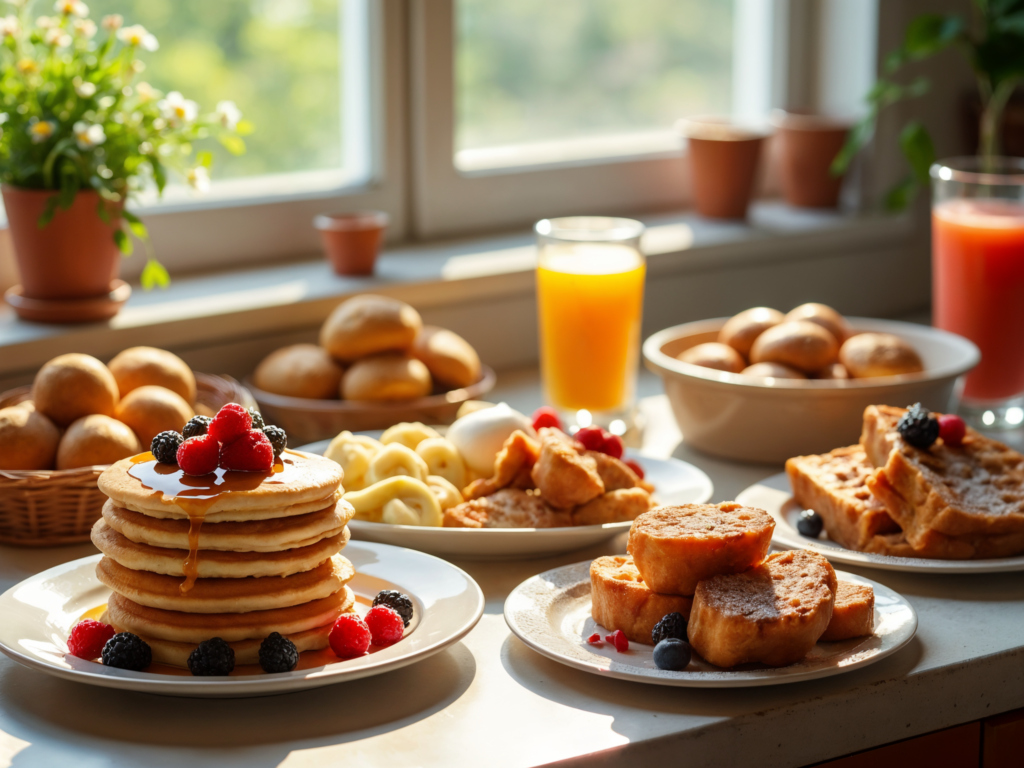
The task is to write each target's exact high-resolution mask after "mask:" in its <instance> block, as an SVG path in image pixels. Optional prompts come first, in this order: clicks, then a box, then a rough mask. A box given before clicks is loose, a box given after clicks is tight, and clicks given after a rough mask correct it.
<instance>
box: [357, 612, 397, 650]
mask: <svg viewBox="0 0 1024 768" xmlns="http://www.w3.org/2000/svg"><path fill="white" fill-rule="evenodd" d="M365 621H366V626H368V627H369V628H370V634H371V635H372V636H373V644H374V645H380V646H386V645H394V644H395V643H397V642H398V641H399V640H401V639H402V635H403V634H405V622H404V621H402V617H401V616H399V615H398V611H396V610H395V609H394V608H391V607H389V606H387V605H375V606H374V607H373V608H371V609H370V610H369V611H367V612H366V618H365Z"/></svg>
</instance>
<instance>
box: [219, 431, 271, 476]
mask: <svg viewBox="0 0 1024 768" xmlns="http://www.w3.org/2000/svg"><path fill="white" fill-rule="evenodd" d="M220 465H221V466H222V467H223V468H224V469H234V470H236V471H239V472H269V471H270V470H271V469H272V468H273V466H274V446H272V445H271V444H270V440H268V439H267V436H266V435H265V434H263V431H262V430H259V429H250V430H249V431H248V432H243V433H242V434H241V435H240V436H239V437H237V438H235V439H234V440H232V441H231V442H230V443H228V444H227V445H225V446H224V447H223V448H221V451H220Z"/></svg>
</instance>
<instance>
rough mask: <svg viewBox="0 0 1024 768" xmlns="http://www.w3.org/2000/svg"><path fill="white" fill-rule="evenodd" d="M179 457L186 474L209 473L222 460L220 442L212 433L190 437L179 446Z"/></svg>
mask: <svg viewBox="0 0 1024 768" xmlns="http://www.w3.org/2000/svg"><path fill="white" fill-rule="evenodd" d="M177 459H178V466H179V467H181V471H182V472H184V473H185V474H186V475H208V474H210V473H211V472H213V471H214V470H215V469H216V468H217V462H218V461H220V443H218V442H217V441H216V440H215V439H214V438H213V437H212V436H211V435H201V436H200V437H190V438H189V439H188V440H186V441H185V442H184V443H182V444H181V447H180V448H178V455H177Z"/></svg>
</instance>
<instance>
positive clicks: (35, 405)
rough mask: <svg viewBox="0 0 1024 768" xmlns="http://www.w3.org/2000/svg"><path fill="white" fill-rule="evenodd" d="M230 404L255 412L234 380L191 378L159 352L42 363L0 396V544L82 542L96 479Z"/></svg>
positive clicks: (99, 500)
mask: <svg viewBox="0 0 1024 768" xmlns="http://www.w3.org/2000/svg"><path fill="white" fill-rule="evenodd" d="M230 402H236V403H243V404H246V405H255V402H254V401H253V400H252V396H251V395H250V394H249V393H248V392H246V391H245V388H244V387H242V385H241V384H239V383H238V382H237V381H235V380H234V379H232V378H230V377H227V376H211V375H209V374H204V373H194V372H193V371H192V370H191V369H190V368H189V367H188V365H186V364H185V362H184V361H183V360H181V358H179V357H178V356H177V355H174V354H172V353H170V352H167V351H165V350H162V349H155V348H153V347H133V348H131V349H126V350H124V351H123V352H121V353H120V354H118V355H117V356H116V357H114V359H112V360H111V361H110V362H109V363H108V364H107V365H104V364H103V363H102V362H100V361H99V360H97V359H96V358H95V357H91V356H89V355H83V354H78V353H71V354H67V355H60V356H59V357H55V358H54V359H53V360H50V361H49V362H48V363H46V364H45V365H44V366H43V367H42V368H40V369H39V371H38V373H37V374H36V377H35V381H34V382H33V383H32V385H31V386H25V387H19V388H17V389H12V390H10V391H8V392H4V393H3V394H0V543H3V544H15V545H21V546H38V547H43V546H54V545H57V544H72V543H77V542H82V541H88V540H89V530H90V529H91V528H92V524H93V523H94V522H96V520H97V519H98V518H99V516H100V510H101V509H102V507H103V502H104V501H106V496H104V495H103V493H101V492H100V490H99V489H98V488H97V487H96V479H97V478H98V477H99V476H100V474H101V473H102V472H103V470H104V469H106V468H107V467H108V466H110V465H111V464H113V463H114V462H115V461H118V460H120V459H124V458H127V457H128V456H134V455H135V454H137V453H141V452H142V451H145V450H149V445H150V442H151V441H152V439H153V438H154V437H155V436H156V435H157V434H158V433H160V432H163V431H164V430H168V429H174V430H178V431H180V430H181V428H182V427H184V426H185V423H186V422H187V421H188V420H189V419H191V418H192V417H193V416H195V415H197V414H200V415H206V416H212V415H214V414H215V413H216V412H217V411H218V409H219V408H220V407H221V406H222V405H224V404H226V403H230Z"/></svg>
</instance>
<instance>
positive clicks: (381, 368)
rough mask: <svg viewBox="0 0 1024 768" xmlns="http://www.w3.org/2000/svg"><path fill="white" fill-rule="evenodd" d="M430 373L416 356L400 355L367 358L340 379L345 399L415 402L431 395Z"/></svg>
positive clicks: (342, 394)
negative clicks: (419, 398)
mask: <svg viewBox="0 0 1024 768" xmlns="http://www.w3.org/2000/svg"><path fill="white" fill-rule="evenodd" d="M430 389H431V383H430V372H429V371H428V370H427V366H425V365H424V364H423V363H422V362H420V361H419V360H417V359H416V358H415V357H407V356H405V355H401V354H387V355H376V356H374V357H367V358H364V359H363V360H360V361H358V362H357V363H355V364H354V365H353V366H352V367H351V368H349V369H348V370H347V371H346V372H345V375H344V376H343V377H342V380H341V396H342V397H343V398H345V399H346V400H414V399H415V398H418V397H426V396H427V395H429V394H430Z"/></svg>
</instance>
